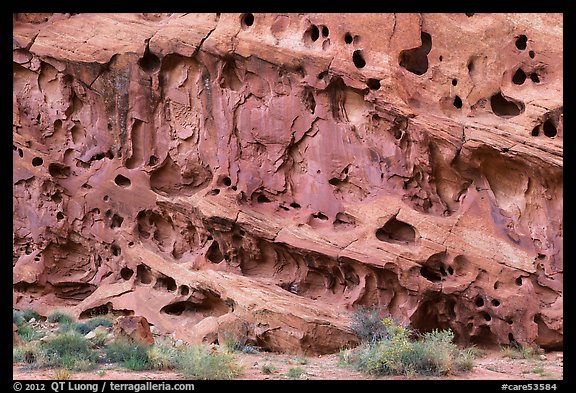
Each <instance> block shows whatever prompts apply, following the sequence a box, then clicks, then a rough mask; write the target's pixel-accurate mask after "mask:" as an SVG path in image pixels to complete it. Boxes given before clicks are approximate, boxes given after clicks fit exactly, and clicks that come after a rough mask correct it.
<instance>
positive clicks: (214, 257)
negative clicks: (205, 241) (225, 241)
mask: <svg viewBox="0 0 576 393" xmlns="http://www.w3.org/2000/svg"><path fill="white" fill-rule="evenodd" d="M206 259H208V260H209V261H210V262H212V263H220V262H222V261H223V260H224V255H223V254H222V251H220V246H219V245H218V242H217V241H215V240H214V241H212V244H211V245H210V247H208V251H207V252H206Z"/></svg>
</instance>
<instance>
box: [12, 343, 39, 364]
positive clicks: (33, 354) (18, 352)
mask: <svg viewBox="0 0 576 393" xmlns="http://www.w3.org/2000/svg"><path fill="white" fill-rule="evenodd" d="M41 357H42V355H41V354H40V351H39V350H38V346H37V345H30V344H24V345H19V346H17V347H14V348H12V362H13V363H28V364H35V363H36V362H37V361H38V360H39V359H40V358H41Z"/></svg>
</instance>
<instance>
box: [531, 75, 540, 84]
mask: <svg viewBox="0 0 576 393" xmlns="http://www.w3.org/2000/svg"><path fill="white" fill-rule="evenodd" d="M530 80H531V81H532V82H534V83H540V78H539V77H538V74H537V73H535V72H534V73H532V74H530Z"/></svg>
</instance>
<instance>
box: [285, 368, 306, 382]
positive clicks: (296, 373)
mask: <svg viewBox="0 0 576 393" xmlns="http://www.w3.org/2000/svg"><path fill="white" fill-rule="evenodd" d="M303 374H306V370H304V369H303V368H302V367H290V368H289V369H288V372H287V373H286V377H288V378H290V379H300V377H301V376H302V375H303Z"/></svg>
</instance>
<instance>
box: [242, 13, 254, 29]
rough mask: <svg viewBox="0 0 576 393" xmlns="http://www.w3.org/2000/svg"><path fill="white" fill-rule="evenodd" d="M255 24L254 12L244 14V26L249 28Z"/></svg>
mask: <svg viewBox="0 0 576 393" xmlns="http://www.w3.org/2000/svg"><path fill="white" fill-rule="evenodd" d="M253 24H254V14H244V15H242V27H244V28H248V27H250V26H252V25H253Z"/></svg>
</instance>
